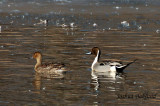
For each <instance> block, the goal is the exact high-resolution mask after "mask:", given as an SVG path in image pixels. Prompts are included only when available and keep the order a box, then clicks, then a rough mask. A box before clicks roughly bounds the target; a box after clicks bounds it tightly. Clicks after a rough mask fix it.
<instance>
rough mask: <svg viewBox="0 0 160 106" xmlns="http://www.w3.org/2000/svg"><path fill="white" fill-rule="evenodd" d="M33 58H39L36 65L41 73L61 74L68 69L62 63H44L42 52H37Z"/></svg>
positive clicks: (36, 68)
mask: <svg viewBox="0 0 160 106" xmlns="http://www.w3.org/2000/svg"><path fill="white" fill-rule="evenodd" d="M33 58H35V59H36V60H37V63H36V65H35V67H34V69H35V71H36V72H37V73H40V74H61V73H63V72H64V71H66V68H65V65H64V64H61V63H48V64H47V63H45V64H42V54H41V53H40V52H35V53H34V54H33Z"/></svg>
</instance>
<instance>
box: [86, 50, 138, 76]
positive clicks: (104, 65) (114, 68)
mask: <svg viewBox="0 0 160 106" xmlns="http://www.w3.org/2000/svg"><path fill="white" fill-rule="evenodd" d="M87 54H94V55H95V59H94V61H93V63H92V66H91V68H92V70H94V71H96V72H115V73H116V72H118V73H122V72H123V70H124V69H125V68H126V67H128V66H129V65H130V64H132V63H134V62H135V61H136V60H134V61H132V62H130V63H128V64H126V65H123V64H122V63H121V62H111V61H106V62H99V59H100V55H101V50H100V49H99V48H98V47H93V48H92V50H91V52H89V53H87Z"/></svg>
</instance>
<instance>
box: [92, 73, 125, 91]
mask: <svg viewBox="0 0 160 106" xmlns="http://www.w3.org/2000/svg"><path fill="white" fill-rule="evenodd" d="M125 77H126V76H125V73H114V72H96V71H94V70H92V71H91V85H92V87H93V88H94V90H95V91H98V90H99V88H100V86H101V83H102V82H110V83H120V80H118V79H124V78H125ZM108 88H111V89H110V90H112V91H113V87H109V86H108Z"/></svg>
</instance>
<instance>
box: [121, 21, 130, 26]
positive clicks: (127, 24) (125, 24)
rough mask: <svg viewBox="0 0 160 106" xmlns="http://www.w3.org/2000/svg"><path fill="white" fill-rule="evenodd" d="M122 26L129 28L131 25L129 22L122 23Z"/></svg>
mask: <svg viewBox="0 0 160 106" xmlns="http://www.w3.org/2000/svg"><path fill="white" fill-rule="evenodd" d="M121 25H122V26H123V27H129V23H128V22H127V21H122V22H121Z"/></svg>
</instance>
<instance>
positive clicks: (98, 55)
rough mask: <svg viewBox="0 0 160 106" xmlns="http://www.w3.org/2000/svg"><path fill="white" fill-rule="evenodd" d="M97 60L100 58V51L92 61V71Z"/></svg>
mask: <svg viewBox="0 0 160 106" xmlns="http://www.w3.org/2000/svg"><path fill="white" fill-rule="evenodd" d="M99 58H100V51H98V53H97V56H96V57H95V58H94V61H93V63H92V69H93V66H94V65H95V64H96V63H97V62H99Z"/></svg>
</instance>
